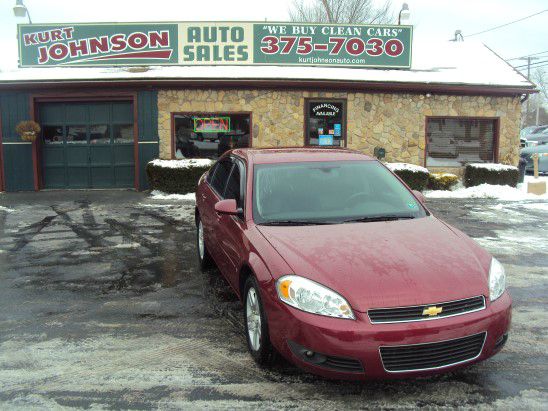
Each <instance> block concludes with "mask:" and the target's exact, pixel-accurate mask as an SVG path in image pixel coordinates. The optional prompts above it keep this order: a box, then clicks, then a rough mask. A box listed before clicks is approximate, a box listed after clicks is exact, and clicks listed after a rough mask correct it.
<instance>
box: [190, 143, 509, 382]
mask: <svg viewBox="0 0 548 411" xmlns="http://www.w3.org/2000/svg"><path fill="white" fill-rule="evenodd" d="M196 227H197V249H198V257H199V261H200V266H201V268H203V269H205V268H207V267H208V266H210V265H211V264H213V263H214V264H215V265H216V266H217V267H218V268H219V270H220V272H221V273H222V275H223V276H224V277H225V278H226V280H227V281H228V283H229V284H230V286H231V287H232V288H233V289H234V291H235V292H236V294H237V295H238V296H239V297H240V298H241V300H242V301H243V304H244V316H245V328H246V336H247V344H248V347H249V351H250V353H251V355H252V356H253V358H254V359H255V360H256V361H257V362H258V363H259V364H267V363H269V362H271V361H272V360H273V358H274V357H275V353H276V352H278V353H281V354H282V355H283V356H284V357H285V358H287V359H288V360H290V361H291V362H293V363H295V364H296V365H298V366H299V367H301V368H303V369H305V370H308V371H310V372H312V373H316V374H320V375H323V376H326V377H335V378H347V379H365V378H395V377H414V376H419V375H428V374H433V373H438V372H445V371H452V370H454V369H456V368H458V367H461V366H465V365H470V364H472V363H475V362H478V361H482V360H485V359H487V358H489V357H491V356H492V355H494V354H495V353H497V352H498V351H499V350H500V349H501V348H502V346H503V345H504V343H505V342H506V339H507V335H508V334H507V333H508V328H509V325H510V318H511V304H512V301H511V298H510V295H509V294H508V292H506V284H505V274H504V268H503V267H502V265H501V264H500V263H499V262H498V261H497V260H496V259H495V258H493V257H492V256H491V255H490V254H489V253H488V252H487V251H485V250H484V249H483V248H481V247H480V246H479V245H478V244H477V243H475V242H474V241H473V240H471V239H470V238H469V237H467V236H466V235H465V234H463V233H462V232H461V231H459V230H457V229H456V228H454V227H451V226H450V225H448V224H446V223H444V222H443V221H441V220H439V219H438V218H436V217H435V216H433V215H432V214H431V213H430V212H429V211H428V209H427V208H426V207H425V205H424V204H423V198H422V195H421V194H420V193H418V192H414V191H411V190H410V189H409V188H408V187H407V186H406V185H405V184H404V183H403V182H402V181H401V180H400V179H399V178H398V177H397V176H395V175H394V174H393V173H392V172H391V171H389V170H388V169H387V168H386V167H385V166H384V165H383V164H382V163H380V162H379V161H377V160H376V159H373V158H370V157H368V156H366V155H363V154H361V153H358V152H354V151H349V150H342V149H341V150H339V149H329V150H326V149H311V148H310V149H308V148H300V149H237V150H233V151H230V152H228V153H226V154H225V155H224V156H222V157H221V158H220V159H219V161H218V162H217V163H216V164H215V165H214V166H213V167H212V168H211V170H210V171H209V172H207V173H205V174H204V175H203V176H202V178H201V179H200V181H199V185H198V190H197V193H196Z"/></svg>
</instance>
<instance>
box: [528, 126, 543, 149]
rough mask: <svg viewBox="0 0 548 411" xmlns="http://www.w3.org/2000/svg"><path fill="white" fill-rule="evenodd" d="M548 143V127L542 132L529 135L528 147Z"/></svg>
mask: <svg viewBox="0 0 548 411" xmlns="http://www.w3.org/2000/svg"><path fill="white" fill-rule="evenodd" d="M543 144H548V128H547V129H544V130H543V131H541V132H540V133H535V134H530V135H529V136H527V144H526V147H531V146H538V145H543Z"/></svg>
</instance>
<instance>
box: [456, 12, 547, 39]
mask: <svg viewBox="0 0 548 411" xmlns="http://www.w3.org/2000/svg"><path fill="white" fill-rule="evenodd" d="M547 11H548V9H544V10H542V11H539V12H538V13H535V14H531V15H530V16H527V17H523V18H521V19H518V20H514V21H511V22H509V23H505V24H501V25H500V26H496V27H491V28H490V29H487V30H483V31H478V32H477V33H473V34H469V35H467V36H465V37H472V36H477V35H478V34H483V33H487V32H488V31H493V30H497V29H500V28H502V27H506V26H509V25H510V24H514V23H518V22H520V21H523V20H527V19H530V18H531V17H535V16H538V15H539V14H542V13H546V12H547Z"/></svg>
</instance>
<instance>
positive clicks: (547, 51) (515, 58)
mask: <svg viewBox="0 0 548 411" xmlns="http://www.w3.org/2000/svg"><path fill="white" fill-rule="evenodd" d="M544 53H548V50H546V51H539V52H538V53H533V54H527V55H525V56H519V57H514V58H511V59H506V60H505V61H512V60H519V59H522V58H527V57H532V56H538V55H539V54H544Z"/></svg>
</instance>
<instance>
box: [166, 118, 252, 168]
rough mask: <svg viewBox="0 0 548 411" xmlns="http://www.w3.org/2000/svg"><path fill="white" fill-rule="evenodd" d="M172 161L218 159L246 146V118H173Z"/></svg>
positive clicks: (247, 128)
mask: <svg viewBox="0 0 548 411" xmlns="http://www.w3.org/2000/svg"><path fill="white" fill-rule="evenodd" d="M174 133H175V135H174V136H173V138H174V140H175V153H174V155H175V158H195V157H202V158H203V157H210V158H216V157H219V156H221V155H222V154H223V153H224V152H225V151H227V150H230V149H232V148H244V147H248V146H249V139H250V115H249V114H240V113H238V114H234V113H188V114H186V113H185V114H175V115H174Z"/></svg>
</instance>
